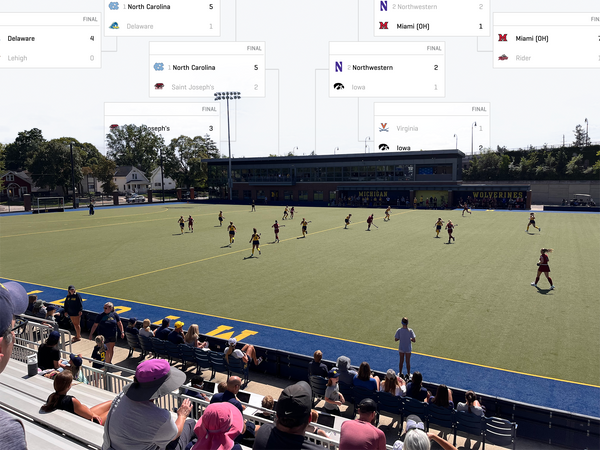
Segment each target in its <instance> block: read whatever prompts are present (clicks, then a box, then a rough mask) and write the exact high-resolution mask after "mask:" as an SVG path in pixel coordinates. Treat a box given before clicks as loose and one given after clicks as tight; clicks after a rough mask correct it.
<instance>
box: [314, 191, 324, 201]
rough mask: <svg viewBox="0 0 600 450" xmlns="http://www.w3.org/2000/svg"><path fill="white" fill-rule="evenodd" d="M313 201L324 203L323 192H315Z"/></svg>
mask: <svg viewBox="0 0 600 450" xmlns="http://www.w3.org/2000/svg"><path fill="white" fill-rule="evenodd" d="M313 200H315V201H323V191H313Z"/></svg>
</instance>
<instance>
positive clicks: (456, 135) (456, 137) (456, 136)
mask: <svg viewBox="0 0 600 450" xmlns="http://www.w3.org/2000/svg"><path fill="white" fill-rule="evenodd" d="M454 137H455V139H456V147H455V149H456V150H458V134H455V135H454Z"/></svg>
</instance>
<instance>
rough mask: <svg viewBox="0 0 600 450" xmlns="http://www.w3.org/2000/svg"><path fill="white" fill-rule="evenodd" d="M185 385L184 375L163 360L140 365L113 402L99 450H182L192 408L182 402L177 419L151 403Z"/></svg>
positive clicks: (190, 428) (190, 431) (190, 427)
mask: <svg viewBox="0 0 600 450" xmlns="http://www.w3.org/2000/svg"><path fill="white" fill-rule="evenodd" d="M183 383H185V373H183V372H182V371H181V370H179V369H176V368H174V367H171V366H170V365H169V362H168V361H166V360H164V359H152V360H147V361H143V362H141V363H140V364H139V365H138V366H137V369H136V371H135V377H134V378H133V383H129V384H128V385H126V386H125V387H124V388H123V391H122V392H121V393H120V394H119V395H118V396H117V397H116V398H115V399H114V400H113V403H112V405H111V407H110V411H109V412H108V416H107V418H106V424H105V426H104V442H103V444H102V450H111V449H114V450H125V449H127V450H148V449H153V450H154V449H155V450H159V449H165V448H166V449H169V450H172V449H174V450H182V449H184V448H185V447H186V446H187V445H188V443H189V442H190V441H191V438H192V436H193V430H194V425H195V422H194V420H193V419H188V418H187V417H188V416H189V414H190V411H191V410H192V404H191V403H190V401H189V400H188V399H185V400H184V401H183V402H182V403H181V406H179V408H178V409H177V419H176V420H173V419H172V418H171V413H170V412H169V411H168V410H166V409H163V408H161V407H159V406H157V405H156V404H155V403H154V400H156V399H158V398H160V397H162V396H165V395H167V394H169V393H171V392H173V391H174V390H176V389H178V388H179V387H180V386H181V385H182V384H183Z"/></svg>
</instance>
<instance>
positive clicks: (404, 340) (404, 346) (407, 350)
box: [394, 317, 417, 381]
mask: <svg viewBox="0 0 600 450" xmlns="http://www.w3.org/2000/svg"><path fill="white" fill-rule="evenodd" d="M416 337H417V336H416V335H415V332H414V331H413V330H412V328H408V318H406V317H403V318H402V328H398V329H397V330H396V334H395V335H394V339H395V341H396V342H398V341H400V343H399V344H398V353H399V354H400V364H399V367H400V372H399V374H400V376H402V367H403V366H404V357H406V377H405V379H406V381H408V380H410V355H411V353H412V343H413V342H415V341H416Z"/></svg>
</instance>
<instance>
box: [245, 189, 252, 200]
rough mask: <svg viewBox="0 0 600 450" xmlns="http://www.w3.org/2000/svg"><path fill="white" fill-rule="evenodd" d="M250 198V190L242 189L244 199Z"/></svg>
mask: <svg viewBox="0 0 600 450" xmlns="http://www.w3.org/2000/svg"><path fill="white" fill-rule="evenodd" d="M251 198H252V191H250V190H247V189H244V200H250V199H251Z"/></svg>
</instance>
